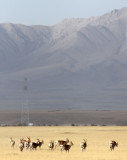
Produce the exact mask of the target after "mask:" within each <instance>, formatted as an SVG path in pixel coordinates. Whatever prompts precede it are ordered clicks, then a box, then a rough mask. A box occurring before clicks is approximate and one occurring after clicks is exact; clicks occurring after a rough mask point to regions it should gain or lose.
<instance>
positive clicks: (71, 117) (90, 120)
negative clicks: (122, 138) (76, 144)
mask: <svg viewBox="0 0 127 160" xmlns="http://www.w3.org/2000/svg"><path fill="white" fill-rule="evenodd" d="M29 117H30V118H29V119H30V122H32V123H34V125H72V124H74V125H83V126H84V125H127V111H110V110H108V111H105V110H30V116H29ZM20 123H21V111H19V110H6V111H5V110H1V111H0V124H7V125H18V124H20Z"/></svg>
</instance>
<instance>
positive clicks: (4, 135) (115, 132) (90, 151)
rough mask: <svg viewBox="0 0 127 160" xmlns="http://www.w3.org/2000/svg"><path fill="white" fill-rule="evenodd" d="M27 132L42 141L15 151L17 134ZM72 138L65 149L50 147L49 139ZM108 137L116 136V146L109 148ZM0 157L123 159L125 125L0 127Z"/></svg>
mask: <svg viewBox="0 0 127 160" xmlns="http://www.w3.org/2000/svg"><path fill="white" fill-rule="evenodd" d="M27 136H30V137H31V139H32V141H36V139H37V138H39V139H43V140H44V142H45V143H44V144H43V146H42V148H41V149H37V151H30V150H24V151H23V152H20V151H19V148H18V144H19V139H20V138H22V137H23V138H26V137H27ZM9 137H13V139H14V140H15V141H16V145H15V148H14V149H12V148H11V147H10V144H9ZM67 137H68V138H69V139H70V140H72V141H73V143H74V146H72V148H71V149H70V152H69V153H66V152H65V151H63V152H61V151H60V150H59V149H56V150H54V151H50V150H49V149H48V143H49V141H50V140H57V139H66V138H67ZM83 139H87V142H88V147H87V149H86V151H85V152H82V151H81V149H80V142H82V140H83ZM109 140H116V141H118V142H119V146H118V147H117V148H115V150H114V151H112V152H111V151H110V150H109ZM0 141H1V142H0V144H1V145H0V160H50V159H52V160H59V159H60V160H127V127H99V126H97V127H80V126H75V127H72V126H71V127H68V126H67V127H65V126H64V127H62V126H57V127H0Z"/></svg>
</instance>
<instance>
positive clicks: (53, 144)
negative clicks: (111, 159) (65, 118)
mask: <svg viewBox="0 0 127 160" xmlns="http://www.w3.org/2000/svg"><path fill="white" fill-rule="evenodd" d="M10 144H11V147H12V148H14V146H15V141H14V140H13V139H12V137H10ZM42 144H44V141H43V140H42V141H40V140H39V139H37V142H32V141H31V139H30V137H27V139H26V140H25V139H23V138H22V139H20V142H19V149H20V151H23V149H30V150H36V149H37V147H39V148H41V146H42ZM73 145H74V144H73V142H72V141H69V139H68V138H66V140H56V141H53V140H51V141H50V142H49V144H48V147H49V149H51V150H53V149H54V148H55V149H56V148H58V147H59V148H60V150H61V151H63V150H65V151H66V152H69V150H70V148H71V146H73ZM86 147H87V139H83V142H81V143H80V148H81V150H82V152H83V151H85V149H86ZM115 147H118V143H117V142H116V141H114V140H111V141H109V148H110V150H111V151H112V150H114V148H115Z"/></svg>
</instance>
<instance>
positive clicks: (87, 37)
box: [0, 7, 127, 110]
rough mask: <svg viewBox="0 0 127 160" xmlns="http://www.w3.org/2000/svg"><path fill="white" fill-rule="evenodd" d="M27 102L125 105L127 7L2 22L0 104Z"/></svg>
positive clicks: (78, 106)
mask: <svg viewBox="0 0 127 160" xmlns="http://www.w3.org/2000/svg"><path fill="white" fill-rule="evenodd" d="M26 86H27V89H24V88H25V87H26ZM26 103H27V105H28V106H29V108H32V109H36V108H52V109H94V110H96V109H101V110H126V109H127V8H126V7H125V8H122V9H119V10H117V9H115V10H113V11H111V12H109V13H107V14H104V15H102V16H99V17H90V18H88V19H85V18H73V19H65V20H63V21H62V22H60V23H59V24H56V25H54V26H42V25H35V26H34V25H33V26H26V25H23V24H12V23H8V24H0V108H1V109H3V108H4V109H14V108H16V109H17V108H18V109H19V108H21V107H22V105H23V104H25V105H26Z"/></svg>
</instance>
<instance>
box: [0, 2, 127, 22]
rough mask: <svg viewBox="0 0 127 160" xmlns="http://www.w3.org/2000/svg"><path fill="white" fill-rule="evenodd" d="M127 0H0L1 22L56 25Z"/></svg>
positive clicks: (123, 5) (87, 15)
mask: <svg viewBox="0 0 127 160" xmlns="http://www.w3.org/2000/svg"><path fill="white" fill-rule="evenodd" d="M123 7H127V0H0V23H20V24H26V25H38V24H41V25H54V24H57V23H59V22H60V21H62V20H63V19H65V18H89V17H91V16H100V15H103V14H104V13H107V12H110V11H111V10H114V9H120V8H123Z"/></svg>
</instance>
